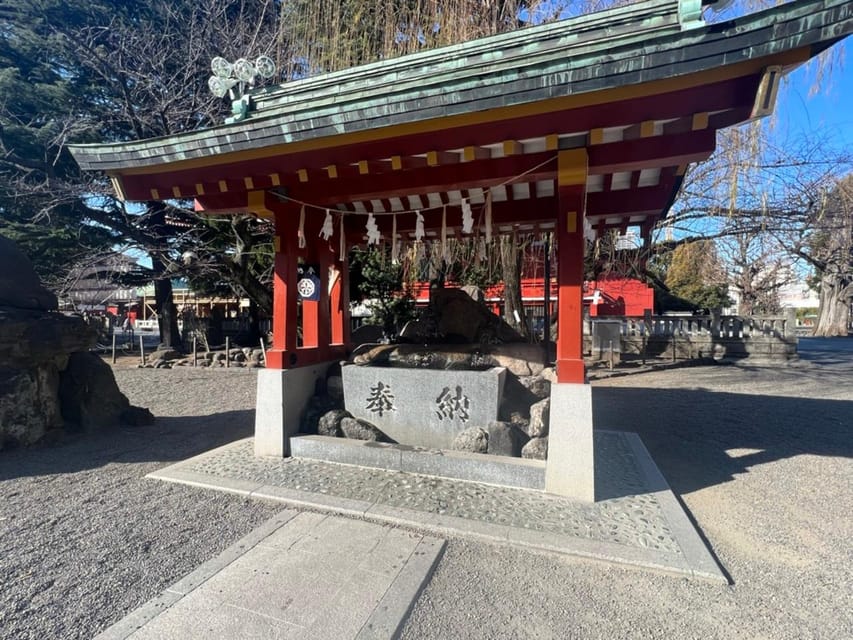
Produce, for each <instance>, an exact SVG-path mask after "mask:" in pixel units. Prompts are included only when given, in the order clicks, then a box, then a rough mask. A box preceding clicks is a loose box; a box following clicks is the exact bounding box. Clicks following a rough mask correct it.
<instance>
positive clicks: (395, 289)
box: [350, 247, 415, 339]
mask: <svg viewBox="0 0 853 640" xmlns="http://www.w3.org/2000/svg"><path fill="white" fill-rule="evenodd" d="M350 267H351V270H352V271H351V277H352V279H353V282H354V283H357V284H356V286H357V289H358V293H359V294H360V297H361V299H362V300H369V301H370V304H371V306H372V310H373V319H374V321H375V322H376V324H379V325H381V326H382V331H383V332H384V333H385V336H386V337H387V338H389V339H392V338H394V337H396V335H397V333H398V332H399V330H400V329H401V328H402V327H403V325H404V324H405V323H406V322H408V321H409V320H411V319H413V318H414V317H415V301H414V298H413V297H412V293H411V290H410V289H409V287H408V285H407V284H406V283H405V282H404V280H403V267H402V265H401V264H400V263H395V262H392V260H391V258H390V255H389V252H388V251H386V250H383V249H379V248H376V247H368V248H366V249H354V250H353V251H352V253H351V254H350Z"/></svg>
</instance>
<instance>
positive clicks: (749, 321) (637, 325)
mask: <svg viewBox="0 0 853 640" xmlns="http://www.w3.org/2000/svg"><path fill="white" fill-rule="evenodd" d="M603 319H605V320H611V319H612V320H619V321H620V322H621V323H622V330H621V332H620V333H621V335H623V336H643V335H645V336H649V337H652V336H654V337H669V336H673V335H675V336H712V337H717V338H738V339H749V338H755V337H759V336H760V337H768V336H769V337H774V338H790V337H794V336H795V335H796V328H797V322H796V316H795V314H794V310H793V309H791V310H790V312H789V313H786V314H785V315H757V316H724V315H719V314H711V315H705V316H652V315H647V316H645V317H642V318H634V317H628V316H615V317H609V318H603Z"/></svg>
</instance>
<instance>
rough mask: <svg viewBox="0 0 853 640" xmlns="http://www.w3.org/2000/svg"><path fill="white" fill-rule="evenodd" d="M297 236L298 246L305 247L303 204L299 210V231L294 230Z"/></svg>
mask: <svg viewBox="0 0 853 640" xmlns="http://www.w3.org/2000/svg"><path fill="white" fill-rule="evenodd" d="M296 235H297V237H298V238H299V242H298V244H299V248H300V249H304V248H305V205H304V204H303V205H302V208H301V209H300V210H299V231H297V232H296Z"/></svg>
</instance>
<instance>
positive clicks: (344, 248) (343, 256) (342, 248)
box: [338, 216, 347, 260]
mask: <svg viewBox="0 0 853 640" xmlns="http://www.w3.org/2000/svg"><path fill="white" fill-rule="evenodd" d="M339 235H340V236H341V246H340V247H338V249H339V253H338V255H339V256H340V259H341V260H346V259H347V237H346V236H345V235H344V217H343V216H341V222H340V234H339Z"/></svg>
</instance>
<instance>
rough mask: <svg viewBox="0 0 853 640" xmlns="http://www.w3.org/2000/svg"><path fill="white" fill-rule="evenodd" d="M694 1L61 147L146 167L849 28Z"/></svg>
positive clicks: (649, 6) (832, 35)
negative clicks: (710, 9)
mask: <svg viewBox="0 0 853 640" xmlns="http://www.w3.org/2000/svg"><path fill="white" fill-rule="evenodd" d="M698 6H699V4H698V0H682V1H681V2H678V0H647V1H646V2H641V3H637V4H632V5H628V6H625V7H620V8H617V9H611V10H609V11H604V12H600V13H595V14H590V15H587V16H582V17H579V18H575V19H572V20H565V21H561V22H555V23H549V24H544V25H539V26H536V27H529V28H526V29H521V30H518V31H514V32H511V33H507V34H501V35H497V36H492V37H488V38H482V39H479V40H474V41H471V42H466V43H463V44H459V45H454V46H451V47H443V48H440V49H434V50H429V51H423V52H419V53H415V54H411V55H407V56H403V57H400V58H395V59H391V60H385V61H381V62H377V63H373V64H368V65H363V66H360V67H355V68H352V69H347V70H344V71H339V72H335V73H330V74H325V75H321V76H316V77H312V78H307V79H304V80H299V81H295V82H289V83H286V84H283V85H280V86H278V87H274V88H271V89H266V90H261V91H258V92H256V93H254V94H252V96H251V102H252V104H251V110H250V113H249V115H248V117H247V118H246V119H245V120H242V121H240V122H238V123H234V124H230V125H221V126H217V127H212V128H209V129H203V130H198V131H193V132H188V133H184V134H180V135H177V136H172V137H168V138H154V139H150V140H144V141H138V142H126V143H116V144H101V145H75V146H72V147H71V151H72V153H73V154H74V157H75V158H76V159H77V161H78V163H79V164H80V166H81V167H82V168H83V169H90V170H106V171H120V170H121V169H124V168H129V167H143V166H156V165H162V164H167V163H172V162H179V161H183V160H191V159H194V158H200V157H205V156H210V155H217V154H223V153H231V152H238V151H244V150H248V149H257V148H263V147H265V146H271V145H278V144H282V143H290V142H295V141H301V140H309V139H313V138H319V137H327V136H334V135H337V134H344V133H352V132H357V131H365V130H370V129H376V128H380V127H384V126H389V125H399V124H406V123H414V122H419V121H424V120H429V119H434V118H442V117H446V116H453V115H458V114H464V113H471V112H478V111H485V110H489V109H494V108H499V107H507V106H517V105H523V104H529V103H534V102H538V101H542V100H547V99H550V98H556V97H562V96H569V95H578V94H583V93H589V92H594V91H600V90H603V89H608V88H612V87H617V86H629V85H632V84H640V83H645V82H650V81H653V80H660V79H664V78H673V77H679V76H684V75H687V74H691V73H694V72H698V71H703V70H708V69H714V68H717V67H720V66H725V65H729V64H733V63H737V62H741V61H744V60H749V59H756V58H761V57H764V56H769V55H773V54H778V53H782V52H785V51H788V50H792V49H798V48H802V47H811V48H812V53H813V54H815V53H817V52H819V51H821V50H823V49H825V48H826V47H828V46H830V45H831V44H833V43H834V42H836V41H838V40H839V39H841V38H843V37H845V36H846V35H848V34H849V33H851V31H853V2H850V0H795V1H794V2H790V3H787V4H783V5H780V6H778V7H774V8H771V9H768V10H766V11H762V12H758V13H754V14H750V15H747V16H744V17H741V18H738V19H735V20H731V21H728V22H724V23H720V24H714V25H710V26H701V22H697V15H698V14H697V11H698V9H697V8H698ZM697 25H698V26H697Z"/></svg>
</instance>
